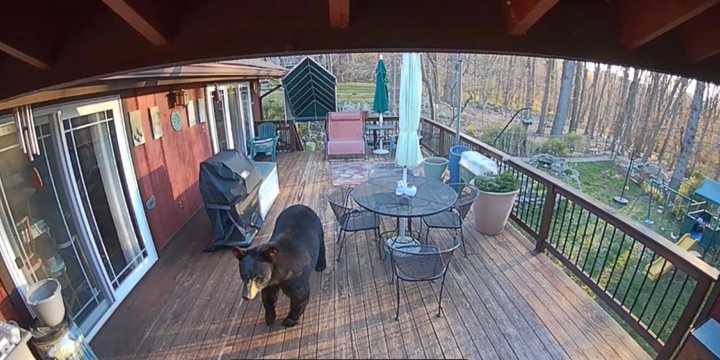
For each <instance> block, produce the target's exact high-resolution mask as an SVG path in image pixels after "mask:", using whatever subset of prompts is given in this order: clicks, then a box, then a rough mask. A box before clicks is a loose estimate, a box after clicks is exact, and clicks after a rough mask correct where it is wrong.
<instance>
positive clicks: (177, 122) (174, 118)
mask: <svg viewBox="0 0 720 360" xmlns="http://www.w3.org/2000/svg"><path fill="white" fill-rule="evenodd" d="M170 125H172V128H173V129H174V130H175V131H180V130H182V116H180V112H179V111H177V110H173V111H172V113H170Z"/></svg>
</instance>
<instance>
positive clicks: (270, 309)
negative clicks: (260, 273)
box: [262, 286, 280, 325]
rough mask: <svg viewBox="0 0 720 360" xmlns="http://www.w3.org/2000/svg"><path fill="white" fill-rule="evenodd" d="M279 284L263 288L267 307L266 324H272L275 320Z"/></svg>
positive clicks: (264, 303)
mask: <svg viewBox="0 0 720 360" xmlns="http://www.w3.org/2000/svg"><path fill="white" fill-rule="evenodd" d="M278 290H280V288H279V287H278V286H269V287H266V288H264V289H262V302H263V307H264V308H265V324H267V325H272V324H273V323H274V322H275V317H276V315H275V304H276V303H277V298H278Z"/></svg>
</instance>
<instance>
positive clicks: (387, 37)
mask: <svg viewBox="0 0 720 360" xmlns="http://www.w3.org/2000/svg"><path fill="white" fill-rule="evenodd" d="M3 10H4V11H3V12H2V13H1V14H0V79H3V80H4V81H3V86H2V87H0V99H7V98H11V97H15V96H17V95H20V94H27V93H30V92H32V91H35V90H38V89H41V88H47V87H58V86H65V85H68V84H73V83H77V82H78V81H86V80H88V79H97V78H99V77H101V76H105V75H109V74H118V73H121V72H125V71H129V70H135V69H142V68H152V67H159V66H164V65H170V64H181V63H191V62H198V61H208V60H216V59H228V58H241V57H255V56H263V55H270V54H273V55H275V54H278V55H279V54H297V53H312V52H336V51H337V52H345V51H369V50H385V51H392V50H397V51H402V50H424V51H454V50H457V51H463V52H496V53H515V54H526V55H539V56H554V57H563V58H573V59H581V60H589V61H598V62H604V63H611V64H618V65H628V66H635V67H642V68H646V69H651V70H656V71H661V72H668V73H674V74H678V75H684V76H689V77H693V78H698V79H703V80H706V81H711V82H720V66H718V65H719V62H720V59H719V57H718V56H717V54H718V53H720V26H717V24H718V23H720V0H583V1H573V0H495V1H477V0H455V1H452V2H438V1H433V0H394V1H385V0H363V1H360V0H297V1H293V2H288V1H286V0H264V1H235V0H210V1H188V0H178V1H172V0H154V1H144V0H77V1H55V0H25V1H14V2H12V3H9V4H5V6H4V9H3Z"/></svg>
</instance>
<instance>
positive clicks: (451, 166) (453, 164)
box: [448, 145, 468, 184]
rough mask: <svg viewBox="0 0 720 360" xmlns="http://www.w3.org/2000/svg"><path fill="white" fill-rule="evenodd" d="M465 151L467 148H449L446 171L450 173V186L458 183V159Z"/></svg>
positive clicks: (458, 146) (459, 146) (460, 146)
mask: <svg viewBox="0 0 720 360" xmlns="http://www.w3.org/2000/svg"><path fill="white" fill-rule="evenodd" d="M465 151H468V148H467V147H465V146H463V145H455V146H453V147H451V148H450V154H449V155H448V160H449V161H450V162H449V163H448V170H449V171H450V183H451V184H452V183H459V182H460V157H461V156H462V153H463V152H465Z"/></svg>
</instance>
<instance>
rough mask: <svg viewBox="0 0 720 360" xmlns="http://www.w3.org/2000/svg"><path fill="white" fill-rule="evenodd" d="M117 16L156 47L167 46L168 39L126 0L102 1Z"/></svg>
mask: <svg viewBox="0 0 720 360" xmlns="http://www.w3.org/2000/svg"><path fill="white" fill-rule="evenodd" d="M102 2H103V3H105V5H107V6H108V7H109V8H110V9H111V10H112V11H113V12H115V14H117V15H118V16H120V17H121V18H122V19H123V20H125V22H126V23H128V25H130V26H131V27H132V28H133V29H135V31H137V32H138V33H140V35H142V37H144V38H145V39H146V40H147V41H148V42H150V43H151V44H153V45H155V46H163V45H167V43H168V40H167V38H166V37H165V36H164V35H163V34H162V33H161V32H160V31H159V30H158V29H157V28H156V27H155V26H153V25H152V24H151V23H150V22H149V21H148V20H147V18H146V17H145V16H143V14H141V13H140V12H139V11H137V9H136V8H135V7H133V6H131V5H130V4H129V3H128V2H127V1H125V0H102Z"/></svg>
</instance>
